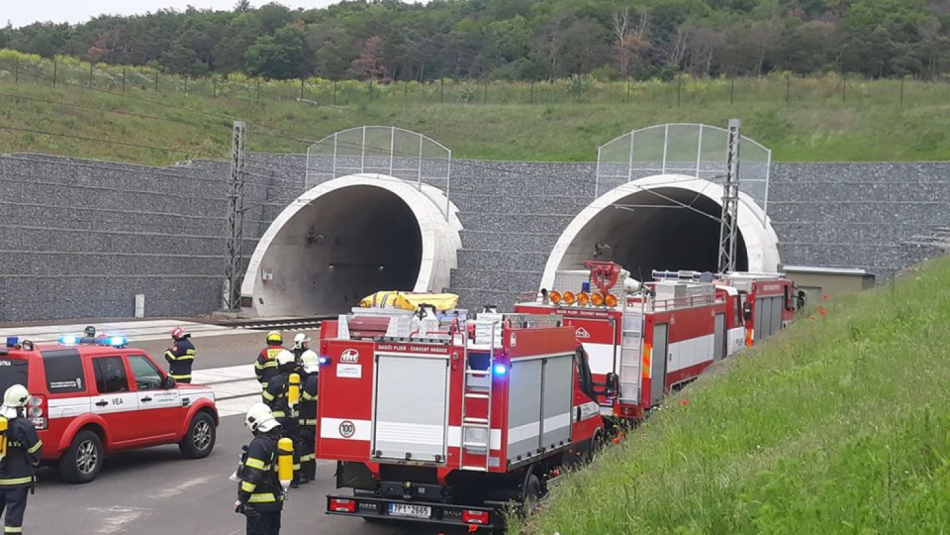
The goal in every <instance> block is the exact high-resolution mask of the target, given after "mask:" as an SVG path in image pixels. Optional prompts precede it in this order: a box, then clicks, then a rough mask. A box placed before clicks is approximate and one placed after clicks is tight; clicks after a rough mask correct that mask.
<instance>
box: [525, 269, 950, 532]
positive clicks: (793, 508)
mask: <svg viewBox="0 0 950 535" xmlns="http://www.w3.org/2000/svg"><path fill="white" fill-rule="evenodd" d="M948 323H950V259H948V258H943V259H940V260H937V261H934V262H932V263H929V264H927V265H924V266H922V267H920V268H919V269H915V270H913V272H912V273H910V274H909V275H908V276H906V277H902V278H900V279H898V280H896V281H895V282H893V283H891V284H889V285H887V286H884V287H880V288H877V289H876V290H873V291H870V292H866V293H864V294H860V295H857V296H852V297H849V298H845V299H844V300H842V301H840V302H834V303H830V302H827V301H825V302H819V303H817V304H816V306H813V307H812V308H811V309H810V310H807V311H806V312H805V313H804V315H803V316H801V317H800V318H799V319H798V321H797V323H796V324H795V325H794V326H793V327H792V328H791V329H789V330H788V331H786V332H784V333H781V334H780V335H778V336H776V337H775V338H774V339H773V340H772V341H770V342H768V343H766V344H763V345H761V346H759V347H758V348H756V349H755V350H751V351H748V352H745V353H741V354H740V355H739V356H737V357H734V358H732V359H729V360H726V361H724V362H723V363H722V364H721V365H720V366H719V367H718V368H714V369H712V370H711V372H710V373H707V375H706V376H704V377H702V378H700V380H699V381H698V382H696V383H695V384H693V385H692V386H690V387H688V388H687V389H685V390H684V391H682V392H681V394H680V395H678V396H674V397H672V398H670V399H669V401H668V402H667V404H666V405H665V406H664V407H662V409H661V410H659V411H658V412H657V413H656V414H655V415H654V416H653V417H652V418H651V419H650V420H649V421H648V423H646V424H645V425H644V426H642V427H641V428H640V429H638V430H636V431H633V432H631V433H630V434H629V435H628V438H627V440H626V441H625V442H623V443H622V444H620V445H618V446H612V447H610V448H608V449H607V450H606V451H605V452H604V453H603V454H602V455H601V457H599V458H598V459H596V461H595V463H594V464H593V466H592V467H591V468H590V469H589V470H585V471H582V472H579V473H576V474H573V475H571V476H570V477H568V478H567V480H566V481H565V482H564V483H563V484H562V485H560V486H558V487H557V488H556V489H555V491H554V492H553V494H552V496H551V499H550V501H549V503H548V504H547V505H546V506H545V507H544V508H543V511H542V512H541V513H540V515H539V516H538V517H536V518H533V519H530V520H529V521H528V522H527V524H526V525H520V526H519V527H518V530H519V531H520V532H521V533H530V534H540V533H547V534H550V533H556V532H557V533H599V534H636V533H762V532H795V533H841V532H847V533H851V532H873V531H877V530H880V531H884V532H890V533H911V532H913V533H928V532H930V533H932V532H939V531H940V530H941V529H942V527H943V526H945V525H946V524H947V522H950V510H948V509H947V508H946V507H945V501H944V498H943V497H944V496H945V495H946V493H947V491H948V489H950V475H948V473H947V471H946V469H945V468H946V459H947V458H950V443H948V441H947V433H948V428H950V393H948V390H947V388H946V384H947V383H948V381H950V368H948V367H947V366H946V347H947V346H948V345H950V329H947V325H948ZM593 504H596V506H594V505H593ZM790 526H794V528H790Z"/></svg>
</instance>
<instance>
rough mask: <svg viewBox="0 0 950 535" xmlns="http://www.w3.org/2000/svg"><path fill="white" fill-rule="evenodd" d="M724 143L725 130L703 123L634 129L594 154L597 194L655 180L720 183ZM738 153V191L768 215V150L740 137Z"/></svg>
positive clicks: (726, 139) (725, 156)
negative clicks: (691, 178)
mask: <svg viewBox="0 0 950 535" xmlns="http://www.w3.org/2000/svg"><path fill="white" fill-rule="evenodd" d="M728 144H729V132H728V130H725V129H722V128H719V127H715V126H709V125H703V124H664V125H656V126H650V127H647V128H643V129H640V130H634V131H632V132H629V133H627V134H624V135H622V136H620V137H618V138H616V139H614V140H612V141H610V142H609V143H607V144H605V145H603V146H601V147H600V148H599V149H598V153H597V155H598V157H597V187H596V194H597V196H600V195H603V194H604V193H606V192H608V191H610V190H612V189H614V188H616V187H618V186H620V185H623V184H626V183H629V182H633V181H634V180H637V179H640V178H646V177H651V176H657V175H685V176H694V177H696V178H702V179H705V180H709V181H710V182H713V183H716V184H723V183H724V182H725V177H726V170H727V167H728V166H727V159H728ZM739 154H740V165H739V190H740V191H741V192H742V193H745V194H746V195H748V196H749V197H751V198H752V200H753V201H755V203H756V204H757V205H758V206H760V207H761V208H762V210H763V212H764V213H767V210H768V181H769V173H770V171H769V170H770V166H771V161H772V151H771V150H769V149H767V148H765V147H764V146H762V145H760V144H759V143H757V142H756V141H753V140H751V139H749V138H747V137H744V136H743V137H742V139H741V142H740V148H739ZM764 222H765V221H764V220H763V223H764Z"/></svg>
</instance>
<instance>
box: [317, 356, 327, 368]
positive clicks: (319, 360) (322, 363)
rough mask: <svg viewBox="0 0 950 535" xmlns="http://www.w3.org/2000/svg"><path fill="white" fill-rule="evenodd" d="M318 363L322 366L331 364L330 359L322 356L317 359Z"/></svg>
mask: <svg viewBox="0 0 950 535" xmlns="http://www.w3.org/2000/svg"><path fill="white" fill-rule="evenodd" d="M317 362H319V363H320V365H321V366H323V365H324V364H330V357H324V356H323V355H321V356H320V358H318V359H317Z"/></svg>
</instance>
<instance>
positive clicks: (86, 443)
mask: <svg viewBox="0 0 950 535" xmlns="http://www.w3.org/2000/svg"><path fill="white" fill-rule="evenodd" d="M103 458H104V453H103V451H102V441H101V440H100V439H99V435H97V434H95V433H93V432H92V431H90V430H88V429H84V430H82V431H80V432H79V433H76V436H75V437H74V438H73V442H72V444H70V445H69V449H67V450H66V453H65V454H63V457H62V458H61V459H60V460H59V471H60V473H61V474H62V475H63V479H65V480H66V481H68V482H70V483H89V482H90V481H92V480H93V479H95V478H96V476H97V475H99V470H101V469H102V461H103Z"/></svg>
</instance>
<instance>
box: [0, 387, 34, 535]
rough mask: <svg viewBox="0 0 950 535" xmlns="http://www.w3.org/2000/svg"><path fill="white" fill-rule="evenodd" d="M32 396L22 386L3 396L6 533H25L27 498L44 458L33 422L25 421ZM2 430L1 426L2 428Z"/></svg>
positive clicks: (1, 492) (0, 477)
mask: <svg viewBox="0 0 950 535" xmlns="http://www.w3.org/2000/svg"><path fill="white" fill-rule="evenodd" d="M29 400H30V393H29V392H27V390H26V387H24V386H23V385H13V386H11V387H10V388H8V389H7V391H6V392H5V393H4V394H3V405H2V406H0V417H3V418H4V419H5V420H6V422H5V423H6V429H5V430H3V431H0V436H2V438H0V442H2V443H3V447H2V448H0V450H2V453H0V457H2V460H0V513H3V511H4V509H6V516H5V518H4V519H3V532H4V533H22V532H23V513H25V512H26V496H27V493H28V492H32V491H33V487H34V486H35V484H36V476H35V475H34V468H35V467H36V465H38V464H39V462H40V456H41V455H42V454H43V442H42V441H41V440H40V438H39V436H37V434H36V428H35V427H33V422H31V421H30V420H29V419H27V418H26V414H25V411H26V404H27V402H28V401H29ZM0 427H2V424H0Z"/></svg>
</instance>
